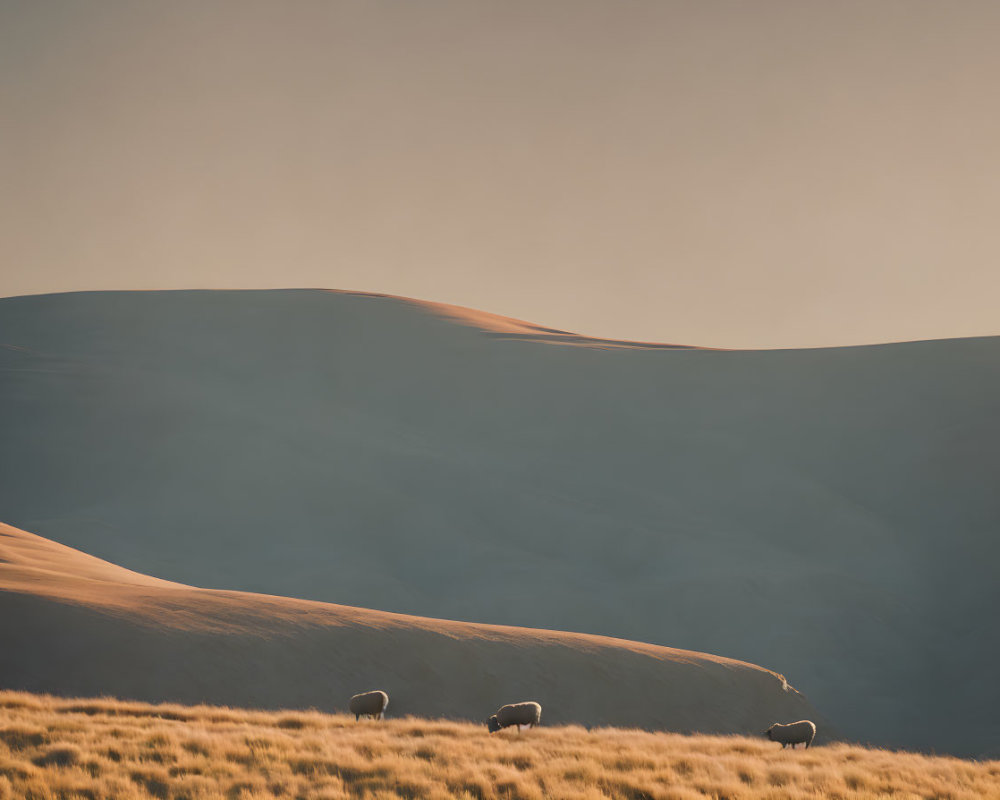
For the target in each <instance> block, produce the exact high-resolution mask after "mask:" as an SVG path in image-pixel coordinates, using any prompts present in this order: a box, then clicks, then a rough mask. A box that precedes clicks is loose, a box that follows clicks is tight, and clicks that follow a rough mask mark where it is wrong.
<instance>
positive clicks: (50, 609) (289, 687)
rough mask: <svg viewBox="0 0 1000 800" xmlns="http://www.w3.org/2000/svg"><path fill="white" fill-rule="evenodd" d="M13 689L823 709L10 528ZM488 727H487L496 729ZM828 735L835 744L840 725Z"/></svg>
mask: <svg viewBox="0 0 1000 800" xmlns="http://www.w3.org/2000/svg"><path fill="white" fill-rule="evenodd" d="M0 641H2V642H3V648H2V649H0V680H2V682H3V686H4V687H6V688H16V689H26V690H31V691H42V692H54V693H58V694H63V695H66V694H70V695H72V694H92V695H96V694H109V695H117V696H123V697H130V698H138V699H143V700H152V701H177V702H186V703H192V702H209V701H211V702H214V703H224V704H229V705H243V706H255V707H265V708H288V707H292V708H309V707H315V708H320V709H325V710H334V709H341V710H344V709H345V706H346V702H347V699H348V698H349V697H350V696H351V695H352V694H355V693H356V692H358V691H365V690H367V689H371V688H374V687H378V688H382V689H385V690H387V691H388V692H389V694H390V711H391V712H392V714H393V715H397V716H398V715H401V714H418V715H422V716H435V717H437V716H444V717H452V718H460V719H485V718H486V716H488V715H489V714H490V713H492V712H493V711H495V710H496V709H497V708H498V707H499V706H501V705H503V704H504V703H505V702H509V701H510V700H512V699H519V698H525V697H531V698H534V699H537V700H538V701H539V702H541V703H542V704H543V706H544V709H545V712H544V713H545V720H546V722H549V721H551V722H554V723H560V722H563V723H565V722H577V723H581V724H587V725H624V726H641V727H645V728H652V729H668V730H675V731H702V732H718V733H754V732H759V731H760V730H761V729H763V728H764V727H766V726H767V725H768V724H769V722H770V721H772V720H773V719H776V718H780V719H787V718H792V717H794V718H796V719H798V718H800V717H806V716H810V715H812V716H815V715H816V712H815V710H814V709H813V708H812V707H811V706H810V705H809V703H808V702H807V701H806V700H805V698H804V697H803V696H802V695H800V694H799V693H798V692H797V691H795V690H794V689H793V688H791V687H789V686H788V684H787V683H786V682H785V681H784V679H783V678H782V677H781V676H779V675H776V674H775V673H773V672H771V671H769V670H765V669H761V668H760V667H756V666H753V665H751V664H746V663H742V662H739V661H732V660H730V659H725V658H718V657H714V656H710V655H706V654H703V653H692V652H688V651H683V650H674V649H671V648H666V647H657V646H655V645H649V644H642V643H639V642H628V641H623V640H620V639H609V638H606V637H601V636H589V635H585V634H574V633H560V632H558V631H542V630H528V629H524V628H512V627H504V626H490V625H474V624H469V623H463V622H449V621H445V620H435V619H427V618H420V617H408V616H405V615H402V614H389V613H385V612H379V611H369V610H366V609H360V608H349V607H346V606H336V605H331V604H326V603H317V602H313V601H307V600H293V599H288V598H282V597H268V596H262V595H254V594H247V593H240V592H219V591H211V590H206V589H195V588H191V587H188V586H183V585H180V584H176V583H169V582H167V581H161V580H156V579H154V578H149V577H147V576H145V575H139V574H137V573H134V572H130V571H128V570H124V569H121V568H119V567H116V566H114V565H113V564H108V563H106V562H103V561H101V560H99V559H96V558H92V557H90V556H87V555H84V554H83V553H80V552H78V551H76V550H73V549H71V548H68V547H65V546H63V545H59V544H55V543H53V542H49V541H48V540H46V539H43V538H41V537H38V536H34V535H32V534H30V533H27V532H25V531H21V530H18V529H16V528H12V527H10V526H7V525H0ZM484 731H485V727H484ZM826 733H827V738H829V731H827V732H826Z"/></svg>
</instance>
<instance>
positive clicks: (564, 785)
mask: <svg viewBox="0 0 1000 800" xmlns="http://www.w3.org/2000/svg"><path fill="white" fill-rule="evenodd" d="M355 797H367V798H372V799H373V800H379V799H380V798H382V799H385V800H388V799H389V798H431V799H434V798H449V797H459V798H476V799H477V800H484V799H486V798H522V799H524V800H528V799H532V800H534V799H535V798H537V799H538V800H541V799H542V798H595V799H596V798H607V797H612V798H629V800H638V799H639V798H656V799H659V798H664V799H666V798H678V799H683V798H692V799H693V798H717V799H718V800H721V799H722V798H747V800H772V799H773V800H778V799H779V798H866V799H874V798H894V800H917V799H918V798H919V799H920V800H924V799H925V798H935V799H939V800H974V799H975V800H978V799H979V798H994V799H997V798H1000V761H987V762H972V761H963V760H961V759H956V758H943V757H930V756H923V755H917V754H913V753H897V752H890V751H886V750H873V749H866V748H861V747H853V746H848V745H842V744H838V745H832V746H828V747H814V748H810V749H809V750H802V749H799V750H795V751H792V750H782V749H781V748H780V747H779V746H778V745H776V744H774V743H771V742H767V741H765V740H764V739H759V740H758V739H748V738H744V737H738V736H681V735H679V734H668V733H650V732H646V731H638V730H623V729H616V728H598V729H593V730H591V731H588V730H586V729H584V728H582V727H578V726H561V727H546V726H542V727H541V728H537V729H534V730H531V731H527V732H525V733H522V734H518V733H516V732H514V731H503V732H501V733H498V734H494V735H493V736H490V735H489V734H488V733H487V732H486V727H485V725H483V724H478V723H477V724H473V723H464V722H454V721H446V720H428V719H417V718H403V719H396V720H393V719H390V720H387V721H384V722H378V723H375V722H370V721H362V722H360V723H356V722H355V721H354V718H353V716H351V717H348V716H347V715H331V714H322V713H319V712H316V711H276V712H264V711H250V710H244V709H230V708H220V707H212V706H194V707H191V706H180V705H156V706H154V705H147V704H144V703H135V702H125V701H119V700H114V699H108V698H105V699H99V700H81V699H60V698H54V697H49V696H41V695H31V694H24V693H18V692H0V800H15V799H16V800H19V799H20V798H29V799H30V800H77V799H78V798H79V799H86V800H100V798H122V800H138V798H157V800H209V799H210V800H270V798H289V799H290V800H291V799H294V798H317V800H319V799H320V798H327V799H329V800H334V799H335V798H355Z"/></svg>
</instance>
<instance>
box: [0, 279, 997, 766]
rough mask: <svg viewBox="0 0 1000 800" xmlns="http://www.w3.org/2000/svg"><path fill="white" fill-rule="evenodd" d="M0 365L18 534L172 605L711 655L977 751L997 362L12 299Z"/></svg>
mask: <svg viewBox="0 0 1000 800" xmlns="http://www.w3.org/2000/svg"><path fill="white" fill-rule="evenodd" d="M566 344H572V345H582V346H564V345H566ZM602 344H608V345H609V346H608V347H603V346H602ZM0 345H2V347H0V369H2V372H0V381H2V384H0V420H2V422H0V425H2V438H3V443H4V447H3V448H0V515H2V517H3V518H5V519H6V520H7V521H8V522H10V523H12V524H15V525H17V526H19V527H21V528H25V529H28V530H32V531H35V532H37V533H39V534H41V535H43V536H45V537H48V538H51V539H54V540H56V541H59V542H63V543H65V544H69V545H72V546H75V547H79V548H81V549H84V550H86V551H87V552H90V553H93V554H95V555H97V556H100V557H102V558H107V559H109V560H111V561H114V562H115V563H118V564H122V565H124V566H126V567H128V568H130V569H136V570H139V571H142V572H145V573H149V574H153V575H156V576H158V577H161V578H164V579H170V580H176V581H180V582H183V583H188V584H194V585H203V586H216V587H221V588H227V589H239V590H245V591H258V592H266V593H271V594H282V595H292V596H298V597H307V598H310V599H316V600H324V601H331V602H338V603H345V604H349V605H354V606H363V607H369V608H381V609H387V610H392V611H400V612H406V613H411V614H418V615H422V616H430V617H445V618H456V617H457V618H462V619H467V620H475V621H483V622H491V623H503V624H513V625H523V626H530V627H540V628H549V629H560V630H578V631H587V632H592V633H601V634H608V635H613V636H620V637H624V638H628V639H636V640H642V641H650V642H657V643H664V644H671V645H676V646H681V647H685V648H689V649H692V650H698V651H704V652H713V653H722V654H725V655H727V656H732V657H734V658H739V659H745V660H747V661H750V662H753V663H758V664H763V665H765V666H770V667H774V668H776V669H779V670H780V671H782V672H783V673H785V674H786V675H788V677H789V679H790V680H791V681H792V683H793V684H795V685H796V686H797V687H799V688H800V689H802V691H804V692H805V693H806V694H807V695H808V696H809V697H810V699H811V700H812V701H813V702H814V703H816V705H817V707H818V708H820V709H821V710H826V711H827V712H828V713H829V714H830V715H831V716H833V717H834V721H836V722H837V723H838V724H839V725H840V727H842V728H843V729H844V730H845V732H847V733H848V734H850V735H852V736H855V737H857V738H860V739H865V740H870V741H875V742H879V743H885V744H890V745H900V746H907V747H928V748H936V749H939V750H950V751H952V752H956V753H961V754H970V753H973V754H974V753H979V752H983V751H986V750H988V749H989V748H991V747H997V746H1000V741H998V737H1000V732H998V730H997V727H996V724H995V720H994V719H993V716H992V715H993V709H994V708H995V707H996V706H997V704H998V702H1000V693H998V689H997V686H996V682H995V677H994V675H993V668H992V666H991V665H993V664H995V663H996V662H997V660H998V659H1000V635H998V633H997V626H996V625H995V624H994V616H995V611H996V609H997V608H998V607H1000V589H998V581H997V575H998V567H997V564H998V563H1000V538H998V537H997V535H996V532H997V530H998V527H1000V493H998V492H997V491H996V475H997V474H1000V413H998V411H1000V339H993V338H991V339H967V340H953V341H934V342H918V343H909V344H899V345H883V346H875V347H856V348H836V349H825V350H799V351H763V352H725V351H708V350H697V349H672V348H658V349H649V348H647V347H646V346H628V345H623V344H622V343H613V346H612V343H601V342H600V341H598V340H588V339H585V338H581V337H574V336H573V335H572V334H564V333H562V332H558V331H546V330H545V329H542V328H539V327H537V326H532V325H529V324H527V323H520V322H517V321H509V320H508V321H503V320H500V321H498V320H497V319H496V318H493V317H490V316H489V315H479V314H466V315H465V316H463V315H462V314H460V313H458V312H457V311H454V310H449V309H448V308H442V307H439V306H435V305H434V304H423V303H415V302H409V301H405V300H401V299H397V298H387V297H379V296H370V295H357V294H345V293H332V292H324V291H307V290H301V291H299V290H296V291H280V292H153V293H133V292H120V293H118V292H113V293H82V294H69V295H51V296H39V297H23V298H9V299H4V300H0Z"/></svg>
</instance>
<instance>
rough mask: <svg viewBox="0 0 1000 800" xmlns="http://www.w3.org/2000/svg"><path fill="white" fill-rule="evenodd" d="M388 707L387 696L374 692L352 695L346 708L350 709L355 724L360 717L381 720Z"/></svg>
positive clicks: (383, 693) (380, 692)
mask: <svg viewBox="0 0 1000 800" xmlns="http://www.w3.org/2000/svg"><path fill="white" fill-rule="evenodd" d="M388 705H389V695H387V694H386V693H385V692H382V691H374V692H363V693H361V694H356V695H354V697H352V698H351V702H350V703H348V704H347V707H348V708H349V709H351V713H352V714H353V715H354V721H355V722H357V721H358V720H359V719H361V717H371V718H372V719H382V714H383V713H384V712H385V709H386V706H388Z"/></svg>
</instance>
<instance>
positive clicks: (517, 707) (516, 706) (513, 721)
mask: <svg viewBox="0 0 1000 800" xmlns="http://www.w3.org/2000/svg"><path fill="white" fill-rule="evenodd" d="M541 721H542V707H541V706H540V705H539V704H538V703H536V702H534V701H528V702H526V703H511V704H510V705H506V706H502V707H501V708H500V709H499V710H498V711H497V713H496V714H494V715H493V716H491V717H490V718H489V719H488V720H486V727H487V728H488V729H489V731H490V733H496V732H497V731H498V730H500V729H501V728H509V727H510V726H511V725H517V731H518V733H520V732H521V726H522V725H527V726H528V727H529V728H533V727H535V725H539V724H540V723H541Z"/></svg>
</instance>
